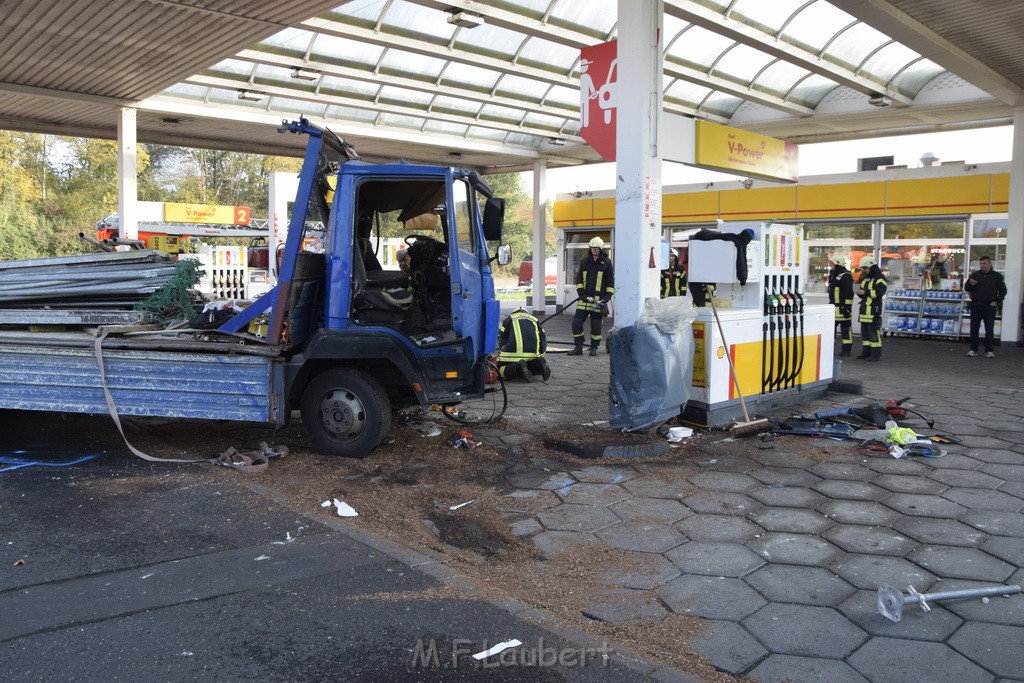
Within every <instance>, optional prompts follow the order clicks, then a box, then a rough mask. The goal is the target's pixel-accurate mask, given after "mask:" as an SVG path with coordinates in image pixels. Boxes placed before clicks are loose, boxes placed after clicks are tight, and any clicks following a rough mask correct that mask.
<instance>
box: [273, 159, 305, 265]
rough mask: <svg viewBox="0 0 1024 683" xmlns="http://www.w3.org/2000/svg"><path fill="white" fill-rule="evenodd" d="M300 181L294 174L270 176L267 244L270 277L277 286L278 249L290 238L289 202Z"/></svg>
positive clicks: (280, 173)
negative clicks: (268, 248) (268, 247)
mask: <svg viewBox="0 0 1024 683" xmlns="http://www.w3.org/2000/svg"><path fill="white" fill-rule="evenodd" d="M298 186H299V179H298V176H296V175H295V174H294V173H282V172H275V173H271V174H270V187H269V188H268V197H267V206H269V207H270V212H269V213H270V215H269V218H270V220H269V223H270V227H269V231H270V234H269V235H267V238H268V239H267V243H268V244H269V246H270V263H269V264H268V265H269V270H270V273H269V274H268V276H269V277H270V278H271V282H272V283H273V284H277V248H278V246H280V245H283V244H284V243H285V241H286V240H287V238H288V221H289V219H290V218H291V217H290V216H289V215H288V202H289V201H290V200H292V199H295V191H296V190H297V189H298Z"/></svg>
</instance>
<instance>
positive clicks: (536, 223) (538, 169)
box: [533, 159, 548, 316]
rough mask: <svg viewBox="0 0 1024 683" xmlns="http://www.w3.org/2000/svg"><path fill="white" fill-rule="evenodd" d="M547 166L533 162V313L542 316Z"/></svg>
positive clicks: (545, 293) (546, 228)
mask: <svg viewBox="0 0 1024 683" xmlns="http://www.w3.org/2000/svg"><path fill="white" fill-rule="evenodd" d="M547 170H548V165H547V163H545V162H544V160H543V159H538V160H537V161H535V162H533V313H534V315H537V316H541V315H543V314H544V312H545V311H544V303H545V301H547V290H546V289H545V286H544V282H545V278H544V276H545V275H547V273H546V272H545V271H544V259H545V257H546V256H547V231H548V225H547V223H548V217H547V207H548V203H547V198H546V197H545V194H544V193H545V189H544V188H545V186H546V185H547Z"/></svg>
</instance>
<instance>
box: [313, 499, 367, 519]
mask: <svg viewBox="0 0 1024 683" xmlns="http://www.w3.org/2000/svg"><path fill="white" fill-rule="evenodd" d="M331 505H334V507H335V509H336V510H337V511H338V516H339V517H358V516H359V513H358V512H356V510H355V508H353V507H352V506H351V505H349V504H348V503H346V502H344V501H340V500H338V499H337V498H335V499H334V501H330V500H325V501H324V502H322V503H320V507H322V508H329V507H331Z"/></svg>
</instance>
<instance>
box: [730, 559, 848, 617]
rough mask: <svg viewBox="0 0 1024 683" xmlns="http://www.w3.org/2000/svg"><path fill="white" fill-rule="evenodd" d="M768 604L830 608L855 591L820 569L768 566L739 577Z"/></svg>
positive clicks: (836, 577)
mask: <svg viewBox="0 0 1024 683" xmlns="http://www.w3.org/2000/svg"><path fill="white" fill-rule="evenodd" d="M743 580H744V581H746V582H747V583H748V584H750V585H751V586H753V587H754V588H755V589H757V591H758V592H759V593H760V594H761V595H763V596H764V597H766V598H768V599H769V600H771V601H772V602H792V603H796V604H798V605H820V606H822V607H834V606H835V605H838V604H839V603H841V602H842V601H843V600H845V599H846V598H847V597H849V596H850V595H853V593H854V592H855V591H856V589H855V588H854V587H853V586H851V585H850V584H848V583H847V582H846V581H844V580H843V579H841V578H840V577H838V576H836V575H835V574H833V573H832V572H830V571H829V570H827V569H822V568H821V567H797V566H794V565H788V564H770V565H768V566H767V567H761V568H760V569H758V570H757V571H756V572H754V573H753V574H749V575H747V576H745V577H744V578H743Z"/></svg>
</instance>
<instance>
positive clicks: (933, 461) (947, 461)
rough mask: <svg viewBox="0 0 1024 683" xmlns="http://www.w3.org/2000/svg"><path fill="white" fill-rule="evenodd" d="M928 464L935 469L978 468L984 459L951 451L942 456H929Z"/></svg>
mask: <svg viewBox="0 0 1024 683" xmlns="http://www.w3.org/2000/svg"><path fill="white" fill-rule="evenodd" d="M928 464H929V465H931V466H932V467H934V468H935V469H956V470H977V469H980V468H981V466H982V465H984V464H985V463H984V461H982V460H978V459H977V458H971V457H969V456H966V455H962V454H959V453H949V454H948V455H945V456H943V457H941V458H928Z"/></svg>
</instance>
